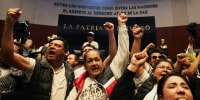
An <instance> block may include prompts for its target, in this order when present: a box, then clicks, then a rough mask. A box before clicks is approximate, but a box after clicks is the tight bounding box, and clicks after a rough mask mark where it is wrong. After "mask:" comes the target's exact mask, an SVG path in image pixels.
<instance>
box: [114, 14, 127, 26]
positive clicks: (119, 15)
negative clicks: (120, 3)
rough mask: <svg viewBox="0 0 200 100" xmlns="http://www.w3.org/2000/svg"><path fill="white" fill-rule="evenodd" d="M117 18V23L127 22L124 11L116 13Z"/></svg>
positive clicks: (123, 23) (124, 23)
mask: <svg viewBox="0 0 200 100" xmlns="http://www.w3.org/2000/svg"><path fill="white" fill-rule="evenodd" d="M117 20H118V24H119V25H126V22H127V20H128V17H127V16H126V14H125V13H121V12H119V13H118V16H117Z"/></svg>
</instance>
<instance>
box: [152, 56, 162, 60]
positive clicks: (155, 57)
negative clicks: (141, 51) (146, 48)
mask: <svg viewBox="0 0 200 100" xmlns="http://www.w3.org/2000/svg"><path fill="white" fill-rule="evenodd" d="M152 58H153V59H157V58H159V59H163V56H153V57H152Z"/></svg>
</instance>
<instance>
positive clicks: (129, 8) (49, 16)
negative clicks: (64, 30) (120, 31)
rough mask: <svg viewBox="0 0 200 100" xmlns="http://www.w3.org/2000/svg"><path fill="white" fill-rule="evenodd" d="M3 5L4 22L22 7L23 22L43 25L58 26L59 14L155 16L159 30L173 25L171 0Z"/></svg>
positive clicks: (48, 0) (23, 0)
mask: <svg viewBox="0 0 200 100" xmlns="http://www.w3.org/2000/svg"><path fill="white" fill-rule="evenodd" d="M14 3H15V4H14ZM0 6H1V8H3V9H1V10H0V11H1V12H0V13H1V14H0V18H1V19H3V20H4V19H5V14H6V11H7V9H8V8H15V7H20V8H21V9H22V11H23V15H22V17H21V19H22V20H29V21H30V22H31V23H33V24H41V25H52V26H57V24H58V16H59V14H64V15H76V16H92V17H117V14H118V12H119V11H122V12H124V13H126V14H127V16H128V17H140V16H142V17H144V16H155V22H156V27H165V26H173V14H172V7H171V0H139V1H138V0H137V1H134V0H1V1H0Z"/></svg>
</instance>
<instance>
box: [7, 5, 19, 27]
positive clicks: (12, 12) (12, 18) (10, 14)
mask: <svg viewBox="0 0 200 100" xmlns="http://www.w3.org/2000/svg"><path fill="white" fill-rule="evenodd" d="M21 14H22V11H21V10H20V8H14V9H13V8H10V9H8V11H7V16H6V22H7V23H10V24H12V25H13V24H15V22H17V21H18V20H19V17H20V15H21Z"/></svg>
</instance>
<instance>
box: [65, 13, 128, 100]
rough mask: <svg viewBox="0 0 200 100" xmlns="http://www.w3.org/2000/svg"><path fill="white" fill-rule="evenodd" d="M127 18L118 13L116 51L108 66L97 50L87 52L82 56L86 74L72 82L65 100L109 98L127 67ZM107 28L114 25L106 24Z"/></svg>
mask: <svg viewBox="0 0 200 100" xmlns="http://www.w3.org/2000/svg"><path fill="white" fill-rule="evenodd" d="M127 20H128V18H127V17H126V15H125V14H123V13H119V15H118V24H119V33H118V37H119V39H118V42H119V43H118V51H117V54H116V56H115V58H114V59H113V61H112V63H111V64H110V66H108V67H106V68H105V66H104V64H103V60H102V59H103V58H102V56H101V55H100V52H99V51H98V50H89V51H87V52H86V53H85V55H84V66H85V69H86V72H84V73H83V74H81V76H80V77H79V78H78V79H77V80H76V81H75V82H74V87H73V89H72V91H71V92H70V94H69V96H68V97H67V100H75V99H76V100H83V99H84V100H86V99H87V100H105V99H107V98H109V96H110V94H111V92H112V89H113V87H114V85H115V84H116V82H117V81H116V80H118V78H119V77H120V76H121V75H122V74H123V72H124V70H125V69H126V66H127V65H128V61H129V60H128V56H129V37H128V32H127V28H126V25H125V23H126V21H127ZM107 27H108V28H114V25H113V24H111V23H107Z"/></svg>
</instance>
